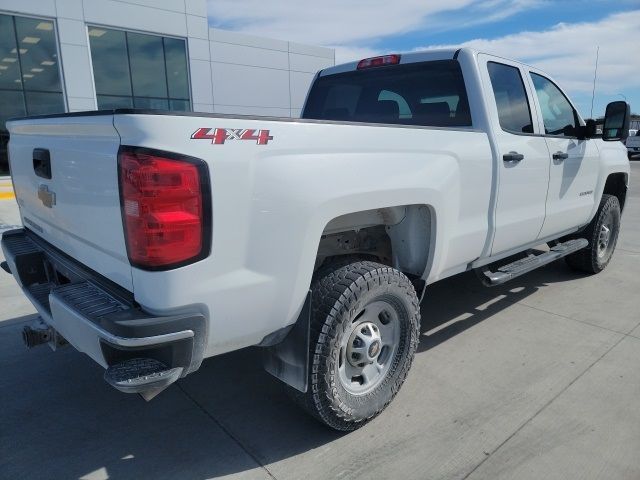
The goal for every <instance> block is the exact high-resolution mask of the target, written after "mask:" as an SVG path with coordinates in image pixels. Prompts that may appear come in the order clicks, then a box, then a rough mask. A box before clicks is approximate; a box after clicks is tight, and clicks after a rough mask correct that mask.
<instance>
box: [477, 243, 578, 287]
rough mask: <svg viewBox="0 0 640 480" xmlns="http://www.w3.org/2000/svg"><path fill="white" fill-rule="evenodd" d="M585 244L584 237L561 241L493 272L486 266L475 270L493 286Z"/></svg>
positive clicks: (568, 253) (484, 280) (485, 282)
mask: <svg viewBox="0 0 640 480" xmlns="http://www.w3.org/2000/svg"><path fill="white" fill-rule="evenodd" d="M587 245H589V242H588V241H587V240H586V239H585V238H575V239H572V240H567V241H566V242H563V243H558V244H557V245H555V246H554V247H552V248H551V249H550V250H549V251H548V252H544V253H540V254H537V255H536V254H529V255H527V256H526V257H525V258H522V259H520V260H516V261H515V262H512V263H508V264H506V265H502V266H500V267H499V268H498V269H497V270H496V271H495V272H492V271H491V270H489V267H488V266H487V267H483V268H479V269H477V270H476V272H477V273H478V277H479V278H480V280H481V281H482V283H483V284H484V285H485V286H486V287H495V286H496V285H502V284H503V283H505V282H508V281H509V280H512V279H514V278H516V277H519V276H520V275H524V274H525V273H529V272H531V271H532V270H535V269H536V268H539V267H542V266H544V265H547V264H549V263H551V262H554V261H556V260H558V259H559V258H562V257H566V256H567V255H570V254H572V253H575V252H577V251H578V250H582V249H583V248H585V247H586V246H587Z"/></svg>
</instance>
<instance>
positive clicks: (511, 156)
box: [502, 152, 524, 163]
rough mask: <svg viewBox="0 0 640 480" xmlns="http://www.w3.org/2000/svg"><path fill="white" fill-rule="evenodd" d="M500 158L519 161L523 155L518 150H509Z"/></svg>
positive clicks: (507, 160) (506, 160)
mask: <svg viewBox="0 0 640 480" xmlns="http://www.w3.org/2000/svg"><path fill="white" fill-rule="evenodd" d="M502 160H503V161H504V162H515V163H517V162H520V161H522V160H524V155H522V154H521V153H518V152H509V153H505V154H504V155H502Z"/></svg>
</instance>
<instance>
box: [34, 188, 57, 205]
mask: <svg viewBox="0 0 640 480" xmlns="http://www.w3.org/2000/svg"><path fill="white" fill-rule="evenodd" d="M38 198H39V199H40V201H41V202H42V203H43V204H44V206H45V207H49V208H52V207H53V206H54V205H55V204H56V194H55V192H50V191H49V187H47V186H46V185H40V187H38Z"/></svg>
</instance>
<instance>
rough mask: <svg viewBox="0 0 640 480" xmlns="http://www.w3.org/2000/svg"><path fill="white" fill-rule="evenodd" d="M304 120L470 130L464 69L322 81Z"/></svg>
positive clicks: (427, 65) (419, 68)
mask: <svg viewBox="0 0 640 480" xmlns="http://www.w3.org/2000/svg"><path fill="white" fill-rule="evenodd" d="M302 118H312V119H321V120H344V121H351V122H367V123H391V124H404V125H422V126H436V127H469V126H471V114H470V111H469V101H468V98H467V92H466V88H465V84H464V79H463V76H462V71H461V69H460V65H459V63H458V62H457V61H456V60H438V61H431V62H422V63H411V64H406V65H391V66H387V67H376V68H371V69H365V70H357V71H353V72H345V73H340V74H335V75H326V76H320V77H319V78H318V79H317V80H316V82H315V83H314V84H313V86H312V88H311V91H310V92H309V98H308V100H307V104H306V107H305V110H304V112H303V114H302Z"/></svg>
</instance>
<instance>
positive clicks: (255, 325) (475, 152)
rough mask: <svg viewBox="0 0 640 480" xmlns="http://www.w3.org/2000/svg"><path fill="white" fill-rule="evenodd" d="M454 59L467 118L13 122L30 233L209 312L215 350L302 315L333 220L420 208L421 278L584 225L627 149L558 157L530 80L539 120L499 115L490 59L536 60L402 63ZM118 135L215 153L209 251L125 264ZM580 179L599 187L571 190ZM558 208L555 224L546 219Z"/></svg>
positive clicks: (147, 298)
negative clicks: (447, 122) (44, 162)
mask: <svg viewBox="0 0 640 480" xmlns="http://www.w3.org/2000/svg"><path fill="white" fill-rule="evenodd" d="M454 56H455V57H456V58H457V59H458V62H459V63H460V67H461V70H462V73H463V76H464V80H465V87H466V90H467V92H466V93H467V96H468V98H469V106H470V112H471V119H472V125H473V126H472V127H462V128H437V127H420V126H406V125H383V124H377V125H374V124H364V123H351V122H338V121H326V120H319V121H312V120H291V119H278V118H269V117H264V118H258V117H241V116H225V115H197V114H195V115H165V114H162V115H158V114H142V113H131V114H127V113H118V114H115V115H99V116H79V117H64V118H50V119H25V120H19V121H13V122H9V123H8V126H9V130H10V133H11V142H10V147H9V149H10V157H11V167H12V173H13V175H14V183H15V185H16V193H17V197H18V201H19V204H20V209H21V214H22V216H23V220H24V221H25V225H26V226H27V228H30V229H32V228H31V227H30V224H29V223H28V222H27V218H31V217H33V218H35V221H36V222H39V224H41V226H42V228H43V232H36V233H38V234H39V235H41V236H42V237H43V238H44V239H45V240H47V241H49V242H50V243H52V244H53V245H54V246H56V247H58V248H59V249H61V250H63V251H64V252H66V253H67V254H69V255H70V256H72V257H73V258H75V259H77V260H79V261H80V262H81V263H83V264H85V265H87V266H88V267H90V268H92V269H94V270H95V271H97V272H98V273H100V274H102V275H104V276H105V277H107V278H108V279H110V280H112V281H114V282H116V283H119V284H120V285H121V286H123V287H125V288H126V289H128V290H130V291H132V292H133V294H134V296H135V300H136V301H137V302H138V303H139V304H140V305H141V306H142V307H143V309H144V310H146V311H147V312H149V313H153V314H158V315H167V314H171V313H179V312H187V311H194V310H196V311H199V312H202V313H203V314H205V316H206V318H207V319H208V322H209V324H208V329H207V331H208V338H207V347H206V352H205V356H212V355H216V354H220V353H224V352H227V351H231V350H235V349H239V348H242V347H246V346H250V345H255V344H257V343H259V342H260V341H261V340H262V339H263V338H264V337H265V336H267V335H269V334H271V333H273V332H275V331H277V330H279V329H281V328H283V327H285V326H287V325H291V324H292V323H293V322H295V320H296V318H297V316H298V314H299V312H300V310H301V308H302V305H303V303H304V300H305V297H306V294H307V291H308V289H309V286H310V282H311V278H312V274H313V270H314V264H315V260H316V255H317V252H318V245H319V243H320V239H321V236H322V234H323V231H324V230H325V228H326V227H327V225H328V224H329V223H330V222H331V221H332V220H334V219H336V218H337V217H340V216H343V215H347V214H351V213H355V212H363V211H372V210H376V209H382V208H388V207H402V206H408V205H411V206H420V207H423V208H424V209H426V211H428V212H429V218H430V225H429V228H427V229H419V228H417V229H407V231H414V232H428V235H430V238H428V239H412V238H407V239H406V240H405V241H407V242H409V241H416V240H419V241H421V242H423V243H424V245H426V246H427V248H428V249H429V261H428V262H427V264H426V267H425V268H424V272H422V277H423V278H424V279H425V280H426V281H427V283H432V282H434V281H437V280H439V279H442V278H445V277H447V276H450V275H453V274H456V273H459V272H462V271H465V270H468V269H469V268H471V266H472V265H474V266H476V265H479V264H482V263H488V262H490V261H492V259H493V258H494V257H496V258H497V257H499V256H501V255H502V256H504V255H506V254H508V253H510V252H514V253H515V252H517V251H518V250H522V249H524V248H527V247H529V246H531V245H532V244H535V242H536V240H538V239H541V238H543V237H544V236H545V232H546V234H548V235H553V234H554V233H558V235H559V234H560V233H563V232H564V233H566V232H567V231H575V230H577V229H578V228H580V227H582V226H584V225H585V224H587V223H588V222H589V221H590V220H591V218H592V217H593V216H594V215H595V212H596V209H597V205H598V203H599V201H600V197H601V195H602V192H603V189H604V184H605V181H606V178H607V176H608V175H609V174H610V173H614V172H624V173H626V174H628V172H629V164H628V161H627V158H626V155H625V149H624V146H622V144H619V142H616V143H617V145H614V144H613V143H612V142H603V141H602V140H600V139H591V140H588V141H585V142H587V143H588V145H589V149H590V152H591V153H590V155H591V156H592V157H593V158H591V157H590V158H588V159H580V158H578V157H579V156H578V155H576V158H575V159H572V161H571V162H567V163H565V164H564V166H563V165H554V164H553V159H552V157H551V156H552V154H553V153H554V149H555V148H561V147H559V146H550V142H548V141H547V137H546V136H544V135H543V133H544V130H543V128H544V126H543V124H542V120H541V117H540V112H539V110H540V109H539V107H538V106H537V103H536V102H537V101H535V100H534V98H533V97H534V92H533V87H532V85H531V84H530V82H528V81H527V82H526V90H527V95H528V96H529V98H528V101H529V104H530V105H532V107H531V110H532V116H533V127H534V133H533V134H531V135H511V136H509V135H506V134H505V133H504V132H503V131H502V129H501V128H500V125H499V123H498V119H497V111H496V104H495V99H494V97H493V93H492V91H491V85H490V84H488V83H487V81H488V77H487V66H486V63H487V62H488V61H496V62H508V63H510V64H512V65H517V67H518V68H519V69H520V71H521V72H523V76H526V75H525V74H526V73H527V72H528V71H530V70H532V69H530V67H528V66H526V65H522V64H519V63H517V62H509V61H506V60H504V59H501V58H499V57H493V56H489V55H480V54H479V53H478V52H476V51H474V50H470V49H462V50H460V51H459V52H457V53H456V51H455V50H439V51H436V52H423V53H420V54H408V55H404V56H403V57H402V60H401V63H402V64H406V63H412V62H413V63H415V62H423V61H429V60H438V59H452V58H454ZM355 68H356V64H355V63H353V64H347V65H342V66H336V67H334V68H330V69H327V70H324V71H323V72H322V73H321V76H322V77H326V76H327V75H331V74H334V73H339V72H348V71H352V70H354V69H355ZM390 68H393V67H390ZM580 122H582V120H580ZM202 128H206V129H212V131H213V129H216V128H224V129H254V130H256V131H259V130H268V131H269V135H271V136H272V137H273V139H272V140H269V141H268V143H267V144H266V145H258V144H257V143H256V142H255V141H238V140H229V141H226V142H224V144H212V142H211V141H208V140H205V139H192V138H191V136H192V135H193V134H194V132H196V131H197V130H198V129H202ZM563 141H564V140H563ZM569 143H571V142H570V141H569ZM120 145H132V146H139V147H148V148H153V149H157V150H164V151H169V152H174V153H178V154H182V155H188V156H191V157H197V158H200V159H202V160H204V161H205V162H207V164H208V167H209V172H210V177H211V178H210V183H211V195H212V198H211V201H212V213H213V215H212V217H213V221H212V226H211V234H212V246H211V254H210V255H209V256H208V257H207V258H205V259H203V260H200V261H198V262H196V263H193V264H190V265H187V266H183V267H180V268H175V269H171V270H168V271H155V272H154V271H145V270H141V269H139V268H133V267H131V266H130V265H129V263H128V261H127V256H126V248H125V244H124V233H123V227H122V219H121V214H120V203H119V192H118V178H117V177H118V175H117V160H116V152H117V150H118V147H119V146H120ZM567 146H568V145H567ZM36 147H42V148H49V149H50V150H51V153H52V166H53V169H54V177H55V179H54V180H52V181H51V182H47V181H43V180H41V179H39V178H37V177H34V175H33V171H32V165H31V151H32V150H33V148H36ZM511 150H517V151H520V152H521V153H524V155H525V158H524V160H523V161H522V162H520V163H519V164H518V165H506V164H505V162H504V161H503V158H502V157H503V154H504V153H508V152H509V151H511ZM554 172H555V173H554ZM568 172H571V173H570V174H569V173H568ZM550 179H551V181H550ZM41 183H45V184H47V183H48V184H49V185H50V186H51V189H52V190H55V191H56V194H57V196H58V204H57V205H56V206H55V208H54V209H50V211H49V210H46V207H43V206H42V205H41V204H39V203H38V201H37V189H38V186H39V184H41ZM582 183H584V184H585V185H587V184H588V185H592V184H593V187H590V186H587V187H583V186H582ZM578 187H579V188H578ZM582 188H590V189H591V188H592V189H593V193H592V194H591V195H583V197H585V198H580V199H575V198H573V196H574V193H575V192H574V191H575V190H576V189H577V190H581V189H582ZM547 191H549V195H552V196H551V197H548V194H547ZM570 197H571V198H570ZM563 200H566V202H567V203H565V204H562V203H561V202H562V201H563ZM549 202H551V203H549ZM576 202H579V203H576ZM548 205H549V207H548ZM421 211H423V212H424V210H421ZM549 212H551V213H553V222H549V223H547V224H545V221H546V220H545V219H546V215H547V213H549ZM545 229H546V230H545ZM560 230H562V232H560ZM393 236H394V237H396V238H397V233H394V235H393Z"/></svg>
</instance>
